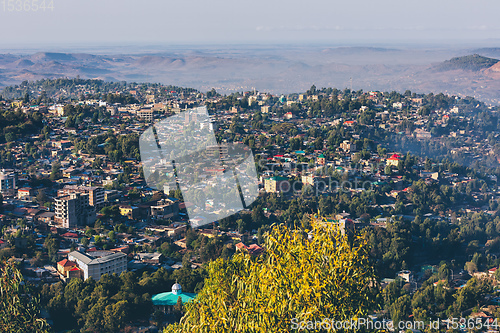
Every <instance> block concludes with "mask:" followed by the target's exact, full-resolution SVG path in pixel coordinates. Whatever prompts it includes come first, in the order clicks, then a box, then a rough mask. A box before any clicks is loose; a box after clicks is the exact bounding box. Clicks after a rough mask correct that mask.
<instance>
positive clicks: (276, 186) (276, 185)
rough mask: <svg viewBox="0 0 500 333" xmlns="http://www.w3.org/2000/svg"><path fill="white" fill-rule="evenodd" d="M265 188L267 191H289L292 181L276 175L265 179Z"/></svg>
mask: <svg viewBox="0 0 500 333" xmlns="http://www.w3.org/2000/svg"><path fill="white" fill-rule="evenodd" d="M264 189H265V190H266V192H267V193H276V192H288V191H289V190H290V183H289V182H288V178H286V177H279V176H274V177H271V178H266V179H264Z"/></svg>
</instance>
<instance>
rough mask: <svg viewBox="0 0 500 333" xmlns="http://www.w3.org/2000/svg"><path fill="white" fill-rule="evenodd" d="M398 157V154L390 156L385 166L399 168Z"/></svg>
mask: <svg viewBox="0 0 500 333" xmlns="http://www.w3.org/2000/svg"><path fill="white" fill-rule="evenodd" d="M399 161H400V157H399V155H398V154H392V156H391V157H389V158H388V159H387V161H386V165H388V166H395V167H396V168H397V167H398V166H399Z"/></svg>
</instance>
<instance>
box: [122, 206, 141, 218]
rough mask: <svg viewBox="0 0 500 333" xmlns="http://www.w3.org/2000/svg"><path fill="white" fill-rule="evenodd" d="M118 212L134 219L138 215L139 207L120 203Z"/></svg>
mask: <svg viewBox="0 0 500 333" xmlns="http://www.w3.org/2000/svg"><path fill="white" fill-rule="evenodd" d="M120 214H121V215H123V216H126V217H127V218H128V219H129V220H135V219H136V218H138V217H139V207H135V206H130V205H121V206H120Z"/></svg>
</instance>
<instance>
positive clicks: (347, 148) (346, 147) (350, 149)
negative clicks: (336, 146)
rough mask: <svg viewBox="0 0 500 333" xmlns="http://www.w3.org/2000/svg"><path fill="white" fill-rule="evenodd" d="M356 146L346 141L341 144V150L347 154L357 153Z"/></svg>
mask: <svg viewBox="0 0 500 333" xmlns="http://www.w3.org/2000/svg"><path fill="white" fill-rule="evenodd" d="M356 148H357V147H356V144H355V143H351V142H349V140H345V141H344V142H342V143H341V144H340V149H342V150H343V151H345V152H348V153H349V152H355V151H356Z"/></svg>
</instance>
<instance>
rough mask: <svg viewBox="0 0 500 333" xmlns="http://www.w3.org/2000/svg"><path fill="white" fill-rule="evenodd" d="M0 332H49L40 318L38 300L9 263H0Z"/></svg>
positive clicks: (43, 320) (19, 273)
mask: <svg viewBox="0 0 500 333" xmlns="http://www.w3.org/2000/svg"><path fill="white" fill-rule="evenodd" d="M0 331H1V332H42V333H43V332H49V325H48V324H47V322H46V321H45V319H42V318H41V317H40V308H39V300H38V298H37V297H35V296H34V295H33V294H32V292H31V290H30V288H29V287H28V285H27V284H26V283H25V281H24V280H23V276H22V274H21V272H20V271H19V270H18V269H17V267H16V266H15V265H14V264H13V263H10V262H2V263H0Z"/></svg>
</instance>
